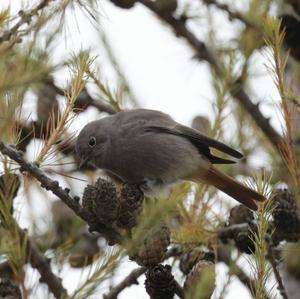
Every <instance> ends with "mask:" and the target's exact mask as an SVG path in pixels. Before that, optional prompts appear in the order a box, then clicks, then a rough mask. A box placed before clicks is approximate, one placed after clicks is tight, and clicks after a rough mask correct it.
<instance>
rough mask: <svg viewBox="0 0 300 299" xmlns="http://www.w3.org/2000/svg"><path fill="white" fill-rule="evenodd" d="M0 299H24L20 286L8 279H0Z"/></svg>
mask: <svg viewBox="0 0 300 299" xmlns="http://www.w3.org/2000/svg"><path fill="white" fill-rule="evenodd" d="M0 298H3V299H22V295H21V291H20V289H19V288H18V286H17V285H16V284H15V283H14V282H13V281H11V280H9V279H6V278H1V279H0Z"/></svg>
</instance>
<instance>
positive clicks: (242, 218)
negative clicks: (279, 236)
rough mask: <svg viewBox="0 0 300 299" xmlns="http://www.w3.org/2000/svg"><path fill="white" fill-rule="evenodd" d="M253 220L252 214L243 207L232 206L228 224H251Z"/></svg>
mask: <svg viewBox="0 0 300 299" xmlns="http://www.w3.org/2000/svg"><path fill="white" fill-rule="evenodd" d="M253 220H254V213H253V212H252V211H251V210H249V209H248V208H247V207H245V206H244V205H237V206H234V207H233V208H232V209H231V210H230V215H229V220H228V224H229V225H233V224H241V223H245V222H247V223H251V222H252V221H253Z"/></svg>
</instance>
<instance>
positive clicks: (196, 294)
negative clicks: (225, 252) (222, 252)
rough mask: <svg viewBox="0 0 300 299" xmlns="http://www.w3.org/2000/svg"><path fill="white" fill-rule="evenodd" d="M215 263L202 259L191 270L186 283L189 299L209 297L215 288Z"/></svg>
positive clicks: (207, 298) (185, 289)
mask: <svg viewBox="0 0 300 299" xmlns="http://www.w3.org/2000/svg"><path fill="white" fill-rule="evenodd" d="M215 280H216V274H215V265H214V263H213V262H211V261H207V260H200V261H199V262H198V263H197V264H196V265H195V266H194V267H193V269H192V270H191V271H190V273H189V274H188V276H187V277H186V280H185V283H184V287H183V289H184V293H185V295H186V297H187V298H189V299H209V298H210V297H211V295H212V293H213V291H214V289H215Z"/></svg>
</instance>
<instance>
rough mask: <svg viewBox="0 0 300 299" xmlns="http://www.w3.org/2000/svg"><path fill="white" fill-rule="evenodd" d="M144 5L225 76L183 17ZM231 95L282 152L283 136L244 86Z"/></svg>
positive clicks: (151, 4)
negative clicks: (179, 17)
mask: <svg viewBox="0 0 300 299" xmlns="http://www.w3.org/2000/svg"><path fill="white" fill-rule="evenodd" d="M138 2H140V3H142V4H143V5H144V6H146V7H148V8H149V9H150V10H151V11H153V12H154V13H155V14H156V15H157V16H158V17H160V18H161V19H162V20H164V21H165V22H166V23H168V24H169V25H170V26H171V27H172V28H173V30H174V31H175V33H176V35H177V36H180V37H183V38H184V39H185V40H186V41H187V42H188V43H189V44H190V46H191V47H192V48H193V49H194V50H195V51H196V53H197V57H198V58H199V59H200V60H205V61H207V62H208V63H209V64H210V66H211V67H212V68H213V70H214V72H215V73H216V75H217V76H218V77H219V78H222V77H223V71H222V68H221V67H220V66H219V63H218V61H217V59H216V58H215V56H214V55H213V53H212V51H211V50H210V49H208V48H207V46H206V44H205V43H204V42H202V41H200V40H199V39H198V38H197V37H196V36H195V35H194V34H193V33H192V32H191V31H190V30H189V29H188V28H187V26H186V24H185V22H184V21H183V20H181V19H178V18H176V17H174V16H172V15H171V14H165V13H163V12H162V11H160V10H159V8H158V7H157V6H156V5H155V3H154V2H152V1H151V0H138ZM230 93H231V95H232V96H233V97H234V98H235V99H236V100H237V101H238V102H239V103H240V104H241V105H242V107H243V108H244V109H245V110H246V111H247V112H248V113H249V114H250V115H251V117H252V118H253V120H254V121H255V123H256V125H257V126H258V127H259V128H260V129H261V130H262V131H263V133H264V134H265V136H266V137H267V138H268V139H269V141H270V142H271V143H272V144H273V145H274V146H275V148H276V149H277V150H278V151H279V152H280V150H281V145H282V143H283V138H282V137H281V135H280V134H279V133H278V132H277V131H276V130H275V129H274V128H273V127H272V125H271V124H270V121H269V119H268V118H266V117H264V116H263V114H262V113H261V111H260V109H259V107H258V105H256V104H254V103H253V102H252V101H251V99H250V97H249V96H248V95H247V93H246V91H245V90H244V89H243V87H240V88H239V89H238V90H237V89H236V88H232V89H231V90H230Z"/></svg>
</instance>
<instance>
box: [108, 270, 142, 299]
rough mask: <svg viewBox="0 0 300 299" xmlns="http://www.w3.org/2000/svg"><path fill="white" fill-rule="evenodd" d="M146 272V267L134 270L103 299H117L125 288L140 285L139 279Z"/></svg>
mask: <svg viewBox="0 0 300 299" xmlns="http://www.w3.org/2000/svg"><path fill="white" fill-rule="evenodd" d="M146 271H147V268H146V267H140V268H137V269H134V270H133V271H132V272H131V273H130V274H129V275H128V276H126V277H125V279H123V280H122V281H121V282H120V283H119V284H117V285H116V286H114V287H113V288H112V289H111V290H110V291H109V292H108V293H107V294H106V295H103V299H116V298H117V297H118V295H119V294H120V293H121V292H122V291H123V290H124V289H125V288H127V287H129V286H131V285H133V284H138V282H137V279H138V278H139V277H140V276H141V275H143V274H144V273H145V272H146Z"/></svg>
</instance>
